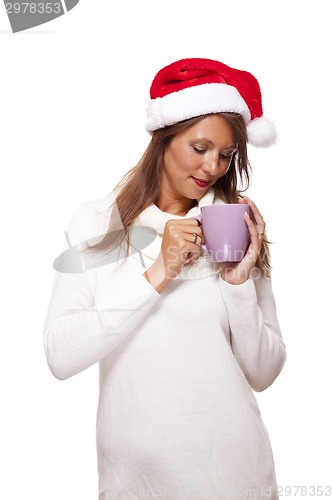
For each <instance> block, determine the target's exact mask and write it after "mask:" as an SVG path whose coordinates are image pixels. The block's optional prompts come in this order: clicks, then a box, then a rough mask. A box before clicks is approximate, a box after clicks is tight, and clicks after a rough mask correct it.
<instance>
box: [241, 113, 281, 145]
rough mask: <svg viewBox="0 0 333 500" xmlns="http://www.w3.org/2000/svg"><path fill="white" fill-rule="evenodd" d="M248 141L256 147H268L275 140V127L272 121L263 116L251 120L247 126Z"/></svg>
mask: <svg viewBox="0 0 333 500" xmlns="http://www.w3.org/2000/svg"><path fill="white" fill-rule="evenodd" d="M246 130H247V138H248V142H249V143H250V144H252V146H256V147H262V148H265V147H269V146H272V145H273V144H275V142H276V138H277V136H276V129H275V125H274V123H273V122H271V121H270V120H269V119H268V118H266V117H265V116H261V117H259V118H255V119H254V120H251V121H250V122H249V123H248V124H247V126H246Z"/></svg>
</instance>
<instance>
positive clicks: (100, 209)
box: [68, 191, 116, 241]
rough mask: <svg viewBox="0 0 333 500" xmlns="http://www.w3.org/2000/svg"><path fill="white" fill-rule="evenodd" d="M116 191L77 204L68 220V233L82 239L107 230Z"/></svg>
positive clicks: (76, 238) (79, 239)
mask: <svg viewBox="0 0 333 500" xmlns="http://www.w3.org/2000/svg"><path fill="white" fill-rule="evenodd" d="M115 197H116V193H115V192H114V191H111V192H109V193H107V194H106V195H105V196H102V197H100V198H89V199H86V200H84V201H82V202H81V203H80V204H79V205H77V207H76V209H75V210H74V212H73V213H72V216H71V217H70V220H69V225H68V233H69V234H70V235H72V237H73V238H74V239H75V240H78V241H83V240H86V239H88V238H92V237H95V236H98V235H101V234H104V232H106V231H107V228H108V225H109V219H110V214H111V210H112V207H113V206H114V202H115Z"/></svg>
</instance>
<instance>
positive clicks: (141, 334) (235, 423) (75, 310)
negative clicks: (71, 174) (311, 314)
mask: <svg viewBox="0 0 333 500" xmlns="http://www.w3.org/2000/svg"><path fill="white" fill-rule="evenodd" d="M111 201H112V196H109V195H108V196H106V197H105V198H104V199H102V200H91V201H89V202H85V203H83V204H82V205H81V206H80V207H79V208H78V209H77V211H76V212H75V214H74V215H73V217H72V220H71V223H70V225H69V229H68V237H67V241H68V242H70V244H71V245H75V244H77V243H79V242H82V241H85V240H87V239H89V238H93V237H94V236H99V235H102V234H104V233H105V232H106V230H107V227H108V217H109V216H110V211H109V206H110V202H111ZM211 203H222V202H221V201H220V200H216V199H214V194H213V191H212V190H210V191H209V192H208V193H207V194H206V195H205V196H204V197H203V198H202V199H201V200H200V202H199V207H200V206H203V205H208V204H211ZM198 214H199V208H198V207H194V208H193V209H191V210H190V211H189V212H188V214H187V215H186V217H190V216H194V215H198ZM169 218H177V216H174V215H170V214H166V213H164V212H161V211H160V210H159V209H158V208H157V207H156V206H155V205H151V206H150V207H148V208H147V209H146V210H144V211H143V212H142V213H141V214H140V216H139V217H138V219H137V220H136V222H135V224H136V225H138V226H140V225H143V226H149V227H152V228H154V230H156V231H157V237H156V238H155V239H154V241H153V242H152V243H151V244H150V245H149V246H148V247H146V248H145V249H143V250H142V255H141V256H140V254H138V253H137V252H136V253H135V252H133V254H132V255H131V257H129V258H128V259H127V260H126V261H123V262H122V264H123V266H119V263H118V264H117V263H115V262H111V261H110V260H109V261H106V263H105V264H104V265H99V264H97V265H96V267H94V268H89V266H88V268H87V269H86V270H85V272H70V273H68V272H60V271H57V272H56V273H55V278H54V284H53V290H52V295H51V299H50V305H49V309H48V312H47V316H46V320H45V328H44V346H45V352H46V356H47V360H48V363H49V366H50V369H51V371H52V373H53V374H54V375H55V376H56V377H57V378H59V379H66V378H68V377H71V376H73V375H75V374H77V373H79V372H81V371H82V370H85V369H86V368H88V367H89V366H91V365H93V364H94V363H97V362H99V366H100V399H99V407H98V415H97V450H98V467H99V490H100V493H99V500H129V499H134V498H136V499H137V498H144V499H146V498H149V499H160V498H168V499H172V500H190V499H191V500H232V499H233V498H235V499H236V498H244V497H245V498H248V497H252V498H253V497H255V498H272V499H276V498H278V497H277V494H276V491H275V489H276V479H275V472H274V462H273V457H272V452H271V446H270V442H269V437H268V434H267V431H266V428H265V426H264V424H263V422H262V419H261V415H260V411H259V408H258V405H257V401H256V399H255V396H254V394H253V390H255V391H262V390H264V389H266V388H267V387H268V386H269V385H270V384H272V382H273V381H274V380H275V378H276V377H277V376H278V374H279V373H280V371H281V369H282V367H283V365H284V362H285V356H286V354H285V346H284V343H283V340H282V337H281V332H280V328H279V324H278V320H277V316H276V307H275V301H274V297H273V293H272V287H271V281H270V280H268V279H264V278H259V279H249V280H248V281H247V282H245V283H244V284H242V285H230V284H228V283H227V282H225V281H224V280H223V279H222V278H221V277H220V276H219V274H218V273H217V271H216V269H217V268H216V267H215V265H214V264H212V263H211V262H210V261H209V260H208V259H207V258H206V257H205V256H204V257H203V258H202V259H200V260H199V261H198V262H197V263H196V264H195V265H193V266H191V268H187V269H186V268H184V270H183V272H182V273H181V274H180V275H179V277H178V278H177V279H175V280H174V281H172V282H171V283H170V284H169V285H168V286H167V287H166V288H165V289H164V290H163V291H162V292H161V293H160V294H159V293H158V292H157V291H156V290H155V289H154V288H153V287H152V286H151V285H150V283H149V282H148V281H147V280H146V279H145V278H144V276H143V273H144V272H145V270H146V268H145V267H143V265H145V266H146V267H147V268H148V267H150V266H151V264H152V263H153V261H154V259H156V257H157V254H158V252H159V249H160V245H161V238H162V234H163V227H164V224H165V222H166V220H167V219H169ZM67 246H68V245H67V244H66V245H65V246H64V250H65V248H67ZM124 262H125V263H124ZM90 267H91V266H90ZM270 492H271V495H270ZM246 495H247V496H246Z"/></svg>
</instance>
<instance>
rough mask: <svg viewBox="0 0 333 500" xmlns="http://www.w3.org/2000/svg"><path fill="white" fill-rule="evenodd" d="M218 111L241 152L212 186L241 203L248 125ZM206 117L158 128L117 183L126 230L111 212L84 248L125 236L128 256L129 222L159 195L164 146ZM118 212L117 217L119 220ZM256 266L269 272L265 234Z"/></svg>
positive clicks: (246, 178)
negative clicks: (105, 225) (98, 234)
mask: <svg viewBox="0 0 333 500" xmlns="http://www.w3.org/2000/svg"><path fill="white" fill-rule="evenodd" d="M218 114H219V115H221V116H223V117H224V118H225V119H226V120H227V121H228V122H229V124H230V125H231V127H232V130H233V133H234V137H235V141H236V142H237V144H238V152H237V154H236V155H234V156H233V159H232V162H231V164H230V167H229V169H228V171H227V173H226V174H225V175H224V176H222V177H220V178H219V179H218V181H217V182H216V183H215V184H214V186H213V187H214V190H215V194H216V196H218V197H220V198H221V199H222V200H224V201H225V202H226V203H238V201H239V200H238V197H239V195H240V194H241V193H243V192H244V191H246V190H247V189H248V187H249V185H250V176H251V166H250V163H249V161H248V155H247V133H246V126H245V123H244V120H243V118H242V116H241V115H239V114H236V113H218ZM205 116H208V115H205ZM203 118H204V117H203V116H200V117H195V118H191V119H189V120H184V121H182V122H179V123H177V124H175V125H170V126H168V127H164V128H161V129H158V130H156V131H155V132H154V133H153V135H152V138H151V141H150V143H149V144H148V147H147V149H146V151H145V152H144V154H143V156H142V158H141V160H140V161H139V163H138V164H137V165H136V166H135V167H133V168H132V169H131V170H129V171H128V172H127V173H126V174H125V175H124V176H123V177H122V179H121V180H120V182H119V183H118V184H117V186H116V187H115V190H118V189H120V191H119V193H118V195H117V196H116V198H115V201H114V202H113V203H112V205H113V206H115V207H116V210H117V212H118V214H119V216H120V219H121V223H122V226H123V231H119V230H118V231H116V230H115V227H114V220H113V219H114V218H113V217H112V213H111V216H110V221H109V228H108V231H107V233H106V234H105V236H104V237H103V239H102V240H101V241H99V242H98V243H96V244H94V245H91V246H90V245H88V248H86V249H85V250H84V251H88V252H91V251H94V252H100V251H105V250H108V249H109V250H110V251H111V250H112V249H114V248H116V247H117V246H118V245H120V244H121V243H122V241H124V240H125V239H126V241H127V254H126V257H127V256H128V253H129V245H130V241H129V228H130V225H131V224H132V223H133V221H134V220H135V218H136V217H137V216H138V215H139V214H140V213H141V212H142V211H143V210H144V209H145V208H147V207H148V206H149V205H151V204H152V203H155V202H156V200H157V198H158V194H159V187H160V179H161V171H162V168H163V161H162V159H163V156H164V152H165V149H166V148H167V146H168V145H169V143H170V142H171V140H172V139H173V137H175V135H176V134H178V133H179V132H181V131H183V130H185V129H186V128H188V127H191V126H192V125H194V124H195V123H197V122H198V121H199V120H202V119H203ZM110 208H111V207H110ZM119 216H118V218H117V220H119ZM118 229H119V228H118ZM256 267H257V268H258V269H259V270H260V272H261V274H262V275H263V276H265V277H269V276H270V269H271V265H270V251H269V242H268V241H267V239H266V238H264V241H263V245H262V248H261V252H260V255H259V258H258V260H257V262H256Z"/></svg>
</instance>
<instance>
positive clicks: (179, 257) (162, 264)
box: [143, 219, 203, 292]
mask: <svg viewBox="0 0 333 500" xmlns="http://www.w3.org/2000/svg"><path fill="white" fill-rule="evenodd" d="M201 243H203V235H202V229H201V227H200V226H199V223H198V221H197V220H196V219H170V220H168V222H167V223H166V224H165V228H164V234H163V239H162V244H161V251H160V253H159V255H158V257H157V259H156V261H155V262H154V264H153V265H152V266H151V267H150V268H149V269H147V271H146V272H145V273H144V274H143V276H144V277H145V278H146V279H147V280H148V281H149V283H150V284H151V285H152V286H153V287H154V288H155V289H156V290H157V291H158V292H161V291H162V290H163V288H165V286H166V285H167V284H168V283H170V281H172V280H173V279H175V278H176V277H177V276H178V274H179V273H180V271H181V268H182V266H183V265H184V264H186V263H190V264H193V263H194V262H195V261H196V260H197V258H198V257H199V255H200V252H201Z"/></svg>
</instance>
